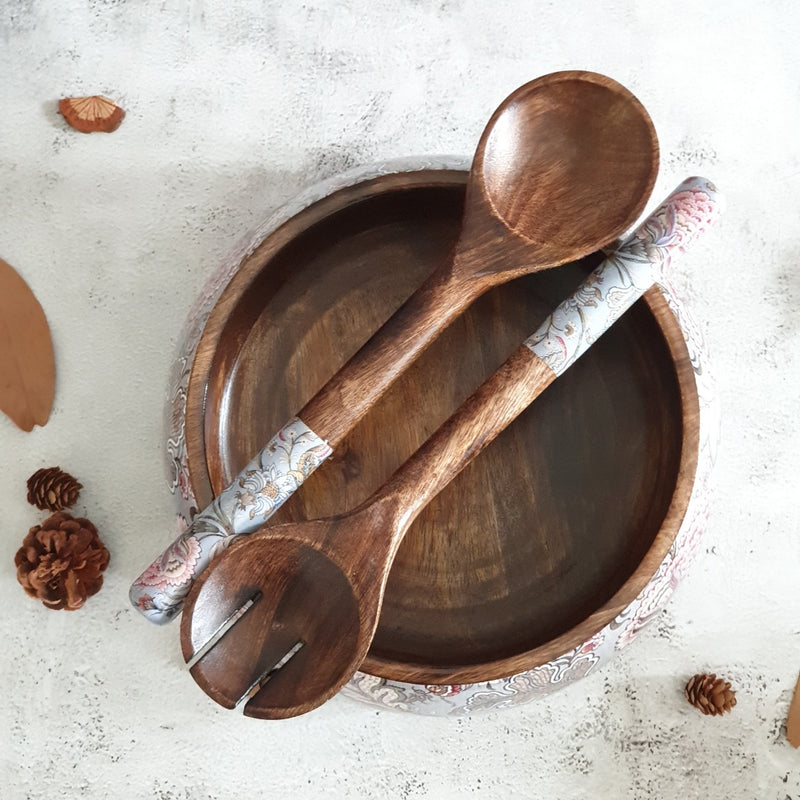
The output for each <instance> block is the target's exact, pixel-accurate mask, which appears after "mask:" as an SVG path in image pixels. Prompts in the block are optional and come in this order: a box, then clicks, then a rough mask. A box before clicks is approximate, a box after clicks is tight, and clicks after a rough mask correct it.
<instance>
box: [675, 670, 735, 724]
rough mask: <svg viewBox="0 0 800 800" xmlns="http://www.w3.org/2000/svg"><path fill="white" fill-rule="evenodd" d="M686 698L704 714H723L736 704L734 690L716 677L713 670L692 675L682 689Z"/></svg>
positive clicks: (726, 682)
mask: <svg viewBox="0 0 800 800" xmlns="http://www.w3.org/2000/svg"><path fill="white" fill-rule="evenodd" d="M684 693H685V694H686V699H687V700H688V701H689V702H690V703H691V704H692V705H693V706H694V707H695V708H699V709H700V711H702V712H703V713H704V714H711V716H716V715H717V714H724V713H725V712H726V711H730V710H731V709H732V708H733V707H734V706H735V705H736V692H734V691H733V689H731V685H730V683H728V681H724V680H722V678H718V677H717V676H716V675H715V674H714V673H713V672H712V673H711V674H710V675H708V674H706V673H705V672H702V673H700V674H699V675H693V676H692V677H691V678H690V679H689V682H688V683H687V684H686V689H685V690H684Z"/></svg>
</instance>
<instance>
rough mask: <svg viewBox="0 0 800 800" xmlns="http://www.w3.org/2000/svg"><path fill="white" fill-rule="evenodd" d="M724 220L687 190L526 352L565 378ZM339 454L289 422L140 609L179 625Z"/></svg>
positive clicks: (704, 198)
mask: <svg viewBox="0 0 800 800" xmlns="http://www.w3.org/2000/svg"><path fill="white" fill-rule="evenodd" d="M720 210H721V200H720V196H719V194H718V192H717V190H716V188H715V187H714V185H713V184H712V183H711V182H710V181H707V180H705V179H704V178H689V179H688V180H686V181H684V182H683V183H682V184H681V185H680V186H679V187H678V188H677V189H676V190H675V192H673V193H672V194H671V195H670V196H669V198H667V200H666V201H665V202H664V203H663V204H662V205H661V206H659V208H658V209H657V210H656V211H655V212H654V213H653V214H652V215H651V216H650V217H649V218H648V219H647V221H646V222H645V223H644V224H643V225H642V226H641V227H639V228H638V229H637V230H636V232H635V233H634V234H633V235H632V236H631V237H630V238H629V239H628V240H627V241H626V242H625V243H624V244H623V245H621V246H620V247H619V248H618V249H617V250H616V251H615V252H614V253H613V254H612V255H610V256H608V258H606V260H605V261H603V263H602V264H601V265H600V266H599V267H598V268H597V269H596V270H594V272H592V273H591V274H590V275H589V276H588V277H587V279H586V280H585V281H584V283H583V284H582V285H581V286H580V287H579V288H578V290H577V291H576V292H575V293H574V294H573V295H572V296H571V297H570V298H568V299H567V300H565V301H564V302H563V303H562V304H561V305H560V306H559V307H558V308H557V309H556V310H555V311H554V312H553V313H552V314H551V315H550V316H549V317H548V318H547V319H546V320H545V322H544V323H543V324H542V325H541V326H540V327H539V329H538V330H537V331H536V332H535V333H534V334H533V335H532V336H530V337H529V338H528V339H527V340H526V342H525V344H526V345H527V346H528V347H529V348H530V349H531V350H532V351H533V352H534V353H535V354H536V355H537V356H539V357H540V358H541V359H542V360H543V361H544V362H545V363H546V364H547V365H548V366H549V367H550V369H552V371H553V372H554V373H555V374H556V375H560V374H561V373H562V372H563V371H564V370H566V369H567V368H568V367H569V366H570V365H571V364H572V363H574V361H575V360H576V359H577V358H579V357H580V356H581V355H582V354H583V353H584V352H585V351H586V349H587V348H588V347H590V346H591V344H592V343H593V342H594V341H595V340H596V339H597V338H598V337H599V336H600V335H601V334H602V333H603V332H604V331H605V330H607V329H608V328H609V327H610V326H611V325H612V324H613V323H614V322H615V321H616V320H617V319H618V318H619V317H620V316H621V315H622V314H623V313H624V312H625V311H626V310H627V309H628V308H630V306H631V305H633V303H634V302H635V301H636V300H637V299H638V298H639V297H641V296H642V294H643V293H644V292H645V291H646V290H647V289H648V288H650V286H652V285H653V284H654V283H655V282H657V280H658V277H659V274H660V272H661V271H662V270H663V269H664V268H665V267H666V266H667V265H668V264H669V263H670V261H671V260H672V258H674V256H675V254H676V253H680V252H682V251H683V250H684V249H685V248H686V247H687V246H688V245H689V244H690V242H691V241H692V240H693V239H694V238H695V237H696V236H697V235H698V234H699V233H701V232H702V231H703V230H705V228H706V227H707V226H708V225H709V224H710V223H711V222H712V221H713V219H714V218H715V216H716V215H717V214H718V213H719V211H720ZM331 452H332V451H331V448H330V447H329V446H328V444H327V443H326V442H325V441H323V440H322V439H321V438H320V437H319V436H317V435H316V434H315V433H314V432H313V431H312V430H310V429H309V428H308V427H307V426H306V425H304V424H303V422H302V421H301V420H299V419H297V418H295V419H292V420H290V421H289V422H288V423H287V424H286V425H285V426H284V427H283V428H282V429H281V430H280V431H279V432H278V433H277V434H276V435H275V436H274V437H273V438H272V440H271V441H270V442H269V444H268V445H267V446H266V447H265V448H264V449H263V450H262V451H261V452H260V453H259V454H258V455H257V456H256V457H255V458H254V459H253V460H252V461H251V462H250V463H249V464H248V465H247V466H246V467H245V468H244V469H243V470H242V471H241V472H240V473H239V475H237V476H236V478H235V479H234V481H233V483H232V484H231V486H229V487H228V488H227V489H225V490H224V491H223V492H222V493H221V494H220V495H219V496H218V497H217V498H216V499H215V500H214V502H213V503H212V504H211V505H210V506H208V507H207V508H206V509H204V510H203V511H201V512H200V513H199V514H197V516H196V517H195V518H194V520H193V521H192V524H191V526H190V527H189V528H188V529H187V530H186V531H185V532H184V533H183V534H181V535H180V536H179V537H178V538H177V539H176V540H175V541H174V542H173V543H172V545H170V547H169V548H168V549H167V550H166V551H165V552H164V553H163V554H162V555H161V556H159V557H158V558H157V559H156V560H155V561H154V562H153V563H152V564H151V565H150V566H149V567H148V568H147V569H146V570H145V571H144V572H143V573H142V574H141V575H140V576H139V578H137V580H136V581H135V582H134V583H133V585H132V586H131V590H130V598H131V602H132V603H133V604H134V606H136V607H137V608H138V609H139V610H140V611H141V612H142V613H143V614H144V615H145V616H146V617H147V618H148V619H150V620H151V621H153V622H156V623H164V622H167V621H169V620H170V619H172V618H173V617H175V616H176V615H177V614H178V613H179V612H180V610H181V607H182V605H183V600H184V598H185V596H186V594H187V593H188V591H189V589H190V588H191V586H192V583H193V582H194V579H195V578H196V577H197V576H198V575H199V574H200V573H201V572H202V571H203V570H205V568H206V567H207V566H208V564H209V563H210V561H211V560H212V559H213V558H214V556H216V555H217V554H218V553H219V552H220V551H221V550H222V549H224V548H225V547H227V545H228V544H230V543H231V542H232V541H233V539H234V538H235V537H236V536H239V535H242V534H247V533H253V532H254V531H256V530H257V529H258V528H260V527H261V526H262V525H263V524H264V522H265V521H266V520H267V519H269V518H270V516H272V514H273V513H274V512H275V511H277V509H278V508H279V507H280V506H281V505H282V504H283V502H284V501H285V500H286V499H287V498H288V497H289V496H290V495H291V494H293V493H294V492H295V491H296V490H297V489H298V488H299V486H300V485H301V484H302V483H303V481H304V480H305V479H306V478H307V477H308V476H309V475H310V474H311V472H312V471H313V470H314V469H316V468H317V467H318V466H319V465H320V464H321V463H322V462H323V461H324V460H325V459H326V458H327V457H328V456H329V455H330V454H331Z"/></svg>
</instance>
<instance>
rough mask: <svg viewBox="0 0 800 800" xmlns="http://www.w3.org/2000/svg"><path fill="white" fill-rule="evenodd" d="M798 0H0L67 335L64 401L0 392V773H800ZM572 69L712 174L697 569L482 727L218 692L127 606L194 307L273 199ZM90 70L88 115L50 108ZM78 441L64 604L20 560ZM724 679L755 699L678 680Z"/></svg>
mask: <svg viewBox="0 0 800 800" xmlns="http://www.w3.org/2000/svg"><path fill="white" fill-rule="evenodd" d="M798 34H800V26H799V25H798V23H797V17H796V11H795V7H794V4H793V3H791V2H789V0H785V1H784V2H781V1H780V0H767V1H766V2H760V3H756V4H754V3H750V2H744V1H743V0H737V1H736V2H720V0H715V1H714V2H707V3H695V2H689V0H679V1H678V2H674V3H671V4H664V3H656V2H650V1H649V0H642V1H641V2H633V0H631V2H623V0H599V1H598V2H591V3H590V2H585V3H581V2H559V3H553V2H523V0H503V2H499V0H498V2H492V3H489V2H481V0H451V1H450V2H433V1H432V0H418V1H417V2H412V1H411V0H407V1H406V2H402V1H401V0H390V2H386V3H375V2H367V0H354V1H353V2H345V0H341V1H340V2H327V3H326V2H307V3H300V2H283V3H278V2H268V1H267V0H264V2H256V1H255V0H250V1H249V2H248V1H247V0H241V2H236V3H228V2H222V1H221V0H139V1H138V2H136V1H135V0H128V2H125V0H86V2H77V0H62V2H52V1H51V0H25V1H24V2H23V0H0V256H1V257H2V258H4V259H5V260H7V261H8V262H9V263H11V264H12V265H14V266H15V267H16V268H17V269H18V270H19V271H20V273H21V274H22V275H23V276H24V277H25V278H26V279H27V281H28V282H29V283H30V285H31V286H32V287H33V289H34V290H35V292H36V293H37V295H38V297H39V298H40V300H41V302H42V304H43V306H44V308H45V309H46V312H47V314H48V317H49V321H50V325H51V327H52V332H53V337H54V340H55V347H56V359H57V366H58V387H57V396H56V404H55V408H54V411H53V415H52V418H51V420H50V422H49V424H48V425H47V426H46V427H45V428H43V429H36V430H35V431H34V432H33V433H30V434H24V433H22V432H21V431H19V430H17V429H16V428H15V427H14V426H13V425H12V424H11V423H10V421H8V420H7V419H6V418H4V417H3V418H0V464H2V477H1V478H0V509H2V516H3V521H2V534H0V565H1V566H0V604H2V607H3V614H2V622H0V643H1V644H2V647H1V648H0V650H1V651H2V655H0V689H2V692H3V698H2V700H0V736H1V737H2V738H0V748H1V749H0V759H1V760H0V765H1V766H0V795H1V796H2V797H3V798H4V799H5V798H8V799H9V800H17V798H30V799H31V800H34V799H36V800H39V799H42V798H56V797H65V798H73V797H87V798H107V797H122V798H130V800H139V798H160V799H161V800H177V799H178V798H228V797H234V796H249V797H287V798H298V800H302V798H317V797H321V796H325V797H336V798H356V797H358V798H394V797H398V798H434V799H437V800H438V799H439V798H442V799H446V798H461V797H465V796H472V795H475V796H478V797H487V798H504V799H507V800H511V799H512V798H538V797H556V798H563V799H565V800H566V799H568V798H584V797H589V796H592V797H594V796H596V797H608V798H612V797H613V798H645V797H648V798H649V797H657V798H677V797H681V798H704V799H705V800H716V799H717V798H720V799H721V798H725V800H745V799H747V800H750V799H751V798H758V799H759V800H763V799H764V798H775V799H776V800H787V798H791V800H796V799H797V798H800V752H797V751H795V750H793V749H792V748H791V747H790V746H789V745H788V744H787V743H786V741H785V739H784V732H783V728H782V726H783V723H784V720H785V716H786V711H787V708H788V703H789V699H790V695H791V691H792V689H793V687H794V683H795V680H796V678H797V674H798V671H800V592H799V591H798V589H799V588H800V587H799V586H798V576H799V575H800V544H799V542H800V538H799V537H798V533H800V531H798V522H797V520H798V513H797V499H798V496H800V493H798V488H799V487H798V457H797V453H798V450H800V421H799V420H798V413H797V412H798V399H800V398H799V395H800V393H799V392H798V387H799V385H800V382H799V381H798V359H797V355H796V351H797V348H798V345H800V331H799V330H798V328H799V327H800V314H799V313H798V311H797V304H798V301H800V278H798V274H800V272H798V269H797V261H798V257H800V233H799V232H798V223H797V203H798V197H799V196H800V191H798V189H800V136H798V130H800V108H799V106H798V94H799V92H800V58H798V49H797V39H798ZM562 68H587V69H593V70H597V71H600V72H605V73H607V74H609V75H611V76H613V77H615V78H617V79H618V80H620V81H621V82H623V83H625V84H626V85H628V86H629V87H630V88H631V89H632V90H633V91H634V92H635V93H636V94H637V95H638V96H639V97H640V98H641V99H642V101H643V102H644V103H645V105H646V106H647V107H648V109H649V110H650V113H651V115H652V116H653V118H654V120H655V123H656V127H657V129H658V131H659V135H660V139H661V143H662V153H663V160H662V170H661V176H660V178H659V182H658V185H657V187H656V190H655V193H654V198H660V197H661V196H663V195H665V194H666V193H667V191H669V190H670V189H671V188H672V187H673V186H674V185H675V184H677V183H678V182H679V181H680V180H681V179H682V178H683V177H685V176H686V175H688V174H694V173H702V174H706V175H707V176H708V177H710V178H712V179H714V180H715V181H716V182H717V183H718V184H719V186H720V187H721V188H722V189H723V190H724V191H725V192H726V193H727V195H728V206H729V210H728V213H727V216H726V217H725V219H724V220H723V221H722V223H721V224H720V225H719V227H718V228H717V229H716V231H715V232H714V233H713V234H712V235H710V236H709V237H708V238H707V239H706V240H705V241H704V242H703V243H702V244H701V245H699V246H698V248H697V249H696V250H695V251H694V253H693V254H692V256H690V257H689V258H687V260H686V261H684V262H682V265H681V272H680V274H679V275H678V278H677V281H678V282H679V283H680V285H682V286H683V287H684V294H685V296H687V297H688V298H689V300H690V301H691V303H692V307H693V308H694V310H695V313H696V315H697V317H698V318H699V319H700V321H701V324H702V328H703V330H704V332H705V335H706V337H707V339H708V343H709V351H710V354H711V357H712V358H713V363H714V365H715V371H716V375H717V379H718V385H719V391H720V396H721V401H722V405H723V439H722V444H721V447H720V451H719V461H718V469H717V487H718V488H717V495H716V500H715V502H714V506H713V514H712V518H711V522H710V527H709V530H708V533H707V536H706V539H705V541H704V545H703V550H704V552H703V553H702V554H701V556H700V558H699V560H698V562H697V563H696V565H695V567H694V569H693V571H692V573H691V575H690V577H689V579H688V580H687V581H686V582H685V583H684V585H683V586H682V587H681V590H680V591H679V593H678V595H677V596H676V598H675V600H674V602H673V603H672V604H671V606H670V608H669V609H668V611H666V612H665V613H664V614H663V615H662V616H661V617H660V618H659V620H658V621H657V622H656V623H655V624H654V626H652V627H651V628H650V629H649V631H647V632H646V633H644V634H643V635H642V637H641V638H640V639H639V641H637V642H636V643H634V644H633V645H632V646H631V647H630V648H629V649H628V650H627V651H626V652H624V653H623V654H621V655H620V657H619V658H618V659H617V660H616V661H615V662H614V663H613V664H611V665H610V666H609V667H607V668H604V669H603V670H601V671H600V672H598V673H596V674H594V675H592V676H591V677H589V678H587V679H585V680H584V681H581V682H579V683H578V684H576V685H574V686H572V687H570V688H568V689H566V690H565V691H563V692H562V693H561V694H557V695H555V696H553V697H552V698H549V699H547V700H543V701H539V702H536V703H534V704H531V705H527V706H525V707H523V708H519V709H515V710H509V711H503V712H498V713H494V714H492V715H488V716H476V717H472V718H469V719H465V720H458V721H456V720H447V719H442V720H439V719H428V718H422V717H417V716H412V715H406V714H403V713H399V712H390V711H385V712H384V711H379V712H376V711H375V710H374V709H371V708H368V707H366V706H362V705H360V704H358V703H356V702H354V701H351V700H346V699H343V698H337V699H335V700H334V701H333V702H331V703H329V704H328V705H327V706H325V707H324V708H322V709H320V710H319V711H317V712H315V713H313V714H311V715H309V716H307V717H305V718H300V719H296V720H292V721H288V722H285V723H278V724H268V723H263V722H256V721H251V720H245V719H243V718H241V717H238V716H236V715H232V714H229V713H225V712H223V711H222V710H221V709H218V708H217V707H215V706H213V705H212V703H211V702H210V701H209V700H207V698H206V697H205V696H204V695H203V694H202V693H201V692H200V691H199V690H198V689H197V687H196V686H195V685H194V684H193V682H192V681H191V680H189V679H188V678H187V676H186V675H185V673H184V672H183V671H182V669H181V659H180V653H179V648H178V640H177V628H176V627H167V628H163V629H159V628H155V627H153V626H150V625H149V624H147V623H146V622H145V621H144V620H143V619H142V618H141V617H140V616H139V615H138V614H137V613H136V612H135V611H133V610H132V609H131V608H129V607H128V604H127V598H126V593H127V588H128V585H129V583H130V581H131V580H132V579H133V578H134V577H135V576H136V575H138V573H139V571H140V570H141V568H142V567H143V566H144V565H145V564H146V563H147V561H148V560H149V559H150V558H151V557H152V556H153V555H155V553H157V552H158V551H159V550H160V549H161V547H162V546H163V545H164V544H166V543H167V542H168V541H169V540H170V539H171V537H172V535H173V533H174V530H173V527H172V521H171V510H172V508H171V499H170V497H169V495H168V493H167V492H166V490H165V484H164V469H163V466H162V463H163V461H162V447H163V442H162V409H163V402H164V392H165V387H166V380H167V374H168V369H169V365H170V361H171V358H172V355H173V352H174V347H175V343H176V340H177V336H178V333H179V331H180V328H181V324H182V320H183V318H184V315H185V314H186V312H187V311H188V309H189V307H190V305H191V303H192V301H193V299H194V297H195V296H196V294H197V293H198V291H199V290H200V288H201V286H202V284H203V281H204V280H205V278H206V276H207V275H208V274H209V272H210V271H211V270H212V269H213V267H214V266H215V265H216V264H217V263H218V262H219V261H220V259H222V258H223V257H224V255H225V254H226V253H227V252H228V251H229V250H230V249H231V248H232V247H233V245H234V244H235V243H236V242H237V241H238V240H239V239H240V238H241V237H242V236H243V235H244V233H245V232H246V231H247V230H248V229H249V228H251V227H252V226H253V225H254V224H255V223H257V222H258V221H259V220H261V219H262V218H263V217H264V215H265V214H267V213H268V212H269V211H270V210H271V209H273V208H274V207H275V206H276V205H278V204H279V203H280V202H281V201H283V200H285V199H287V198H288V197H290V196H291V195H292V194H294V193H295V192H296V191H297V190H298V189H300V188H301V187H303V186H304V185H306V184H307V183H309V182H311V181H314V180H316V179H318V178H321V177H325V176H326V175H330V174H332V173H334V172H337V171H339V170H341V169H342V168H345V167H349V166H353V165H356V164H361V163H366V162H369V161H375V160H380V159H384V158H390V157H395V156H406V155H411V154H419V153H430V152H453V153H469V152H471V151H472V149H473V147H474V144H475V142H476V140H477V137H478V135H479V133H480V130H481V129H482V127H483V124H484V122H485V120H486V118H487V117H488V114H489V113H490V112H491V111H492V110H493V109H494V107H495V106H496V105H497V103H498V102H499V101H500V100H501V99H502V98H503V97H504V96H505V95H506V94H507V93H508V92H509V91H510V90H511V89H513V88H515V87H516V86H517V85H518V84H520V83H523V82H524V81H526V80H528V79H530V78H531V77H534V76H536V75H539V74H542V73H545V72H549V71H552V70H554V69H562ZM95 93H101V94H106V95H108V96H110V97H112V98H114V99H115V100H117V101H118V102H119V103H120V104H121V105H122V106H123V107H124V108H125V109H126V110H127V112H128V116H127V118H126V120H125V121H124V123H123V125H122V127H121V128H120V129H119V130H118V131H117V132H116V133H114V134H112V135H99V134H98V135H92V136H86V135H81V134H77V133H76V132H74V131H72V130H71V129H69V128H67V126H66V125H65V123H64V122H63V120H62V119H61V117H60V116H59V115H58V114H57V113H56V103H57V100H58V99H59V98H60V97H62V96H66V95H82V94H95ZM52 464H60V465H61V466H63V467H64V468H65V469H69V470H70V471H71V472H73V473H74V474H75V475H77V476H78V477H79V478H80V479H81V480H82V481H83V483H84V485H85V487H86V488H85V490H84V492H83V495H82V498H81V501H80V503H79V506H78V511H81V512H83V513H85V514H86V515H87V516H89V517H90V518H91V519H92V520H93V521H94V522H95V523H96V524H97V526H98V527H99V529H100V531H101V534H102V536H103V538H104V539H105V541H106V543H107V545H108V547H109V549H110V551H111V554H112V560H111V565H110V567H109V570H108V573H107V578H106V585H105V587H104V588H103V590H102V592H101V593H100V594H99V595H97V596H96V597H95V598H93V599H91V600H90V601H89V602H88V603H87V605H86V607H85V608H84V609H82V610H81V611H79V612H76V613H73V614H67V613H61V612H59V613H56V612H50V611H47V610H45V609H44V608H43V607H42V606H41V605H39V604H38V603H36V602H34V601H32V600H30V599H29V598H28V597H26V596H25V595H24V593H23V592H22V590H21V589H20V587H19V586H18V585H17V582H16V579H15V574H14V568H13V556H14V553H15V551H16V549H17V547H18V546H19V543H20V542H21V540H22V537H23V536H24V534H25V532H26V531H27V529H28V528H29V527H30V526H31V525H33V524H35V523H36V522H37V521H39V520H40V519H41V518H42V517H41V514H40V513H39V512H38V511H37V510H36V509H34V508H32V507H30V506H28V505H27V503H26V502H25V480H26V479H27V477H28V476H29V475H30V474H31V473H32V472H33V471H34V470H36V469H37V468H39V467H40V466H46V465H52ZM703 669H708V670H715V671H717V672H720V673H724V674H725V675H726V676H728V678H729V679H730V680H731V681H732V682H733V684H734V686H735V687H736V689H737V690H738V697H739V704H738V706H737V707H736V708H735V709H734V713H732V714H730V715H728V716H726V717H725V718H722V719H714V718H707V717H704V716H702V715H701V714H699V713H698V712H696V711H695V710H694V709H692V708H691V707H689V706H688V705H687V704H686V703H685V701H684V700H683V698H682V696H681V690H682V686H683V683H684V681H685V680H686V678H687V677H688V676H689V675H691V674H692V673H694V672H696V671H699V670H703Z"/></svg>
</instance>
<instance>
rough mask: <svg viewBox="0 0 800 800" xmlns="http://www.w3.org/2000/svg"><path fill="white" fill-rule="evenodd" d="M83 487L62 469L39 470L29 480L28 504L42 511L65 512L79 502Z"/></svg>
mask: <svg viewBox="0 0 800 800" xmlns="http://www.w3.org/2000/svg"><path fill="white" fill-rule="evenodd" d="M81 489H83V486H81V484H79V483H78V481H76V480H75V478H73V477H72V475H70V474H69V473H68V472H64V471H63V470H62V469H61V468H60V467H45V468H44V469H38V470H36V472H34V473H33V475H31V476H30V478H28V502H29V503H30V504H31V505H32V506H36V508H41V509H42V511H63V510H64V509H65V508H71V507H72V506H74V505H75V503H76V502H77V500H78V495H79V494H80V491H81Z"/></svg>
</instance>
